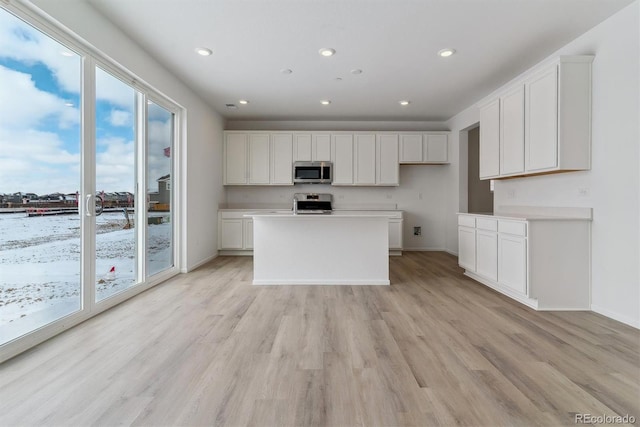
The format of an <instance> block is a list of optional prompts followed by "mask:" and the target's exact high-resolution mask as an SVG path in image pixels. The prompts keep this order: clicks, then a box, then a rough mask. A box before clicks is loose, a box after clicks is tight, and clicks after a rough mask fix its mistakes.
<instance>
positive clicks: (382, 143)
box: [376, 134, 400, 186]
mask: <svg viewBox="0 0 640 427" xmlns="http://www.w3.org/2000/svg"><path fill="white" fill-rule="evenodd" d="M399 146H400V140H399V137H398V134H379V135H377V137H376V184H377V185H389V186H391V185H400V173H399V166H400V162H399Z"/></svg>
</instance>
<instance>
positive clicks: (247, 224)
mask: <svg viewBox="0 0 640 427" xmlns="http://www.w3.org/2000/svg"><path fill="white" fill-rule="evenodd" d="M242 226H243V231H244V232H243V238H242V240H243V242H242V243H243V244H242V246H243V248H244V249H253V220H252V219H249V218H247V219H243V220H242Z"/></svg>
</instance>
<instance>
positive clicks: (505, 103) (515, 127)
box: [500, 85, 524, 175]
mask: <svg viewBox="0 0 640 427" xmlns="http://www.w3.org/2000/svg"><path fill="white" fill-rule="evenodd" d="M500 102H501V107H500V124H501V134H500V175H512V174H518V173H523V172H524V85H523V86H518V87H517V88H515V89H514V90H512V91H510V92H509V93H507V94H505V95H504V96H503V97H502V98H501V101H500Z"/></svg>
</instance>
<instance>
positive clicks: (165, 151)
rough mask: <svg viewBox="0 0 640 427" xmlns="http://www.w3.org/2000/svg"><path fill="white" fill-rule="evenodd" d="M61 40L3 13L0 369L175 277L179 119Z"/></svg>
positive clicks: (156, 97)
mask: <svg viewBox="0 0 640 427" xmlns="http://www.w3.org/2000/svg"><path fill="white" fill-rule="evenodd" d="M18 12H19V13H18ZM18 12H16V13H18V14H21V15H22V16H23V17H25V15H26V12H24V11H18ZM58 40H65V38H64V37H62V36H60V35H59V34H58V35H57V36H56V39H54V38H52V37H51V36H49V35H47V34H45V33H44V32H42V31H40V30H38V29H36V28H35V27H33V26H32V25H30V24H28V23H26V22H25V21H24V20H23V19H20V18H18V17H17V15H15V14H12V13H9V12H8V11H7V10H5V9H4V8H2V7H0V99H2V102H1V103H0V361H2V360H3V359H6V358H7V357H10V355H11V354H15V353H16V351H14V349H15V348H18V347H20V348H22V349H24V348H27V347H28V346H29V345H34V344H36V343H37V342H40V341H42V340H44V339H46V338H48V337H50V336H52V335H54V334H55V333H57V332H59V331H60V330H63V329H65V328H67V327H69V326H70V325H73V324H76V323H78V322H80V321H82V320H84V319H86V318H88V317H91V316H92V315H95V314H96V313H98V312H100V311H102V310H104V309H107V308H109V307H110V306H112V305H114V304H117V303H118V302H120V301H122V300H124V299H126V298H129V297H131V296H132V295H134V294H135V293H137V292H140V291H141V290H143V289H146V288H147V287H149V286H151V285H153V284H154V283H155V282H157V281H158V280H159V277H163V278H164V277H168V276H169V275H171V274H175V273H177V266H176V262H175V259H176V256H175V253H176V245H175V241H176V235H177V228H176V227H175V225H176V218H175V214H176V212H175V206H174V199H175V196H174V193H175V188H176V187H175V185H174V183H175V177H176V164H175V157H176V151H177V150H176V146H177V144H176V137H175V135H176V134H177V133H176V124H177V114H178V111H179V110H178V108H177V107H176V106H175V105H173V104H172V103H171V102H169V101H167V100H165V99H164V98H163V97H162V96H161V95H160V94H158V93H157V92H155V91H153V90H152V89H151V88H148V87H146V86H142V85H140V84H138V83H137V82H136V81H135V79H134V78H132V77H131V76H129V75H127V74H126V73H124V72H123V71H121V70H120V69H119V68H117V67H114V66H113V64H109V63H108V62H107V61H103V60H102V59H100V58H97V57H95V56H92V55H91V54H89V53H87V51H86V50H85V49H84V48H83V46H78V45H76V44H75V42H73V41H68V40H67V41H64V42H60V41H58ZM25 343H27V344H25ZM7 355H9V356H7Z"/></svg>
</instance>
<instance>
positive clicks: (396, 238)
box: [389, 218, 402, 251]
mask: <svg viewBox="0 0 640 427" xmlns="http://www.w3.org/2000/svg"><path fill="white" fill-rule="evenodd" d="M389 249H390V250H396V251H401V250H402V218H389Z"/></svg>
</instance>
